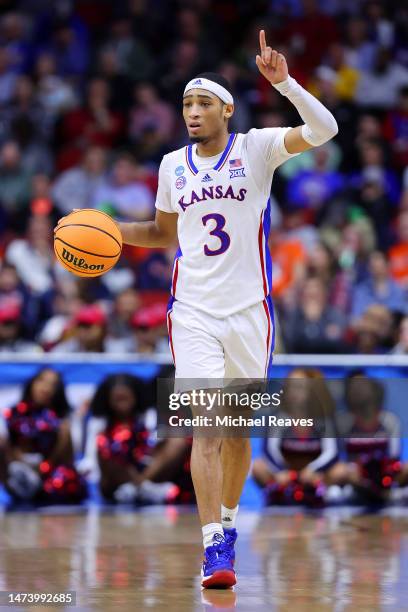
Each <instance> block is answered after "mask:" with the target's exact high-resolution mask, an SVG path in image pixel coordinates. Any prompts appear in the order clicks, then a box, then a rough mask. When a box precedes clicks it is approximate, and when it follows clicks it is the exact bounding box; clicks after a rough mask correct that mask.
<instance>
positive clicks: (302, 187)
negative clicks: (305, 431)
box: [0, 0, 408, 354]
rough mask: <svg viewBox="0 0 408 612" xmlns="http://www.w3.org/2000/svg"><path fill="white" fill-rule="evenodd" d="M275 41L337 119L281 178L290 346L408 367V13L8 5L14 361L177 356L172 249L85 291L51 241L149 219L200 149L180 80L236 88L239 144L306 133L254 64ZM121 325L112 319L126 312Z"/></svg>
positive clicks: (283, 305) (346, 1)
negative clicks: (98, 217) (273, 130)
mask: <svg viewBox="0 0 408 612" xmlns="http://www.w3.org/2000/svg"><path fill="white" fill-rule="evenodd" d="M260 26H262V27H264V28H265V29H266V31H267V33H268V39H269V40H271V41H272V44H273V45H274V46H276V47H277V48H278V49H279V50H280V51H282V52H283V53H284V54H285V55H286V57H287V60H288V64H289V68H290V73H291V74H292V75H293V76H294V77H295V78H296V79H297V80H298V81H299V82H300V83H301V84H302V85H303V86H305V87H307V88H308V89H309V90H310V91H311V92H312V93H313V94H314V95H316V96H317V97H318V98H319V99H320V100H321V101H322V102H323V103H324V104H325V105H326V106H327V107H328V108H329V109H330V110H331V111H332V112H333V114H334V115H335V117H336V120H337V122H338V124H339V134H338V136H337V138H336V139H335V140H334V141H332V142H330V143H328V144H327V145H324V146H323V147H320V148H318V149H316V150H313V151H310V152H307V153H304V154H302V155H301V156H298V157H296V158H293V159H291V160H290V161H288V162H287V163H286V164H284V165H283V166H281V167H280V168H279V169H278V171H277V172H276V173H275V177H274V181H273V188H272V197H271V203H272V206H271V235H270V248H271V253H272V260H273V264H274V265H273V297H274V301H275V304H276V306H277V310H278V313H279V317H278V319H279V322H280V340H279V349H280V350H285V351H287V352H295V353H339V352H358V353H372V354H376V353H388V352H393V353H397V354H406V353H407V352H408V300H407V291H408V170H407V163H408V42H407V41H408V7H407V5H406V3H403V2H400V1H397V0H388V1H387V2H385V1H381V0H353V1H351V0H324V1H323V0H321V1H320V2H319V0H254V1H253V2H246V1H245V0H236V1H234V2H232V1H231V0H217V1H213V0H194V1H192V0H174V1H173V2H168V1H166V0H151V1H150V2H149V3H148V2H147V1H146V0H118V1H117V2H114V3H113V2H111V1H110V0H76V1H75V0H66V1H64V2H57V3H56V2H51V0H38V1H36V2H33V1H32V0H20V1H12V0H6V1H5V2H2V3H1V4H0V262H1V264H0V351H17V352H20V351H21V352H29V351H51V350H54V351H65V352H68V351H79V350H81V351H102V352H119V351H124V352H132V351H135V350H136V351H140V352H146V353H157V352H167V351H168V347H167V345H166V339H165V338H166V329H165V303H166V299H167V294H168V291H169V286H170V279H171V273H172V262H173V258H174V253H175V251H176V245H175V246H174V247H173V248H170V249H168V250H157V251H150V250H146V249H142V248H126V249H125V251H124V254H123V256H122V258H121V261H120V263H119V264H118V265H117V266H116V267H115V270H114V271H113V272H111V273H108V274H106V275H104V276H103V277H101V278H100V279H95V280H92V281H86V282H85V281H82V280H81V279H76V278H74V277H73V276H72V275H70V274H69V273H67V272H66V271H64V270H63V269H62V268H61V267H60V266H59V265H58V264H57V263H56V262H55V258H54V254H53V246H52V235H53V233H52V228H53V226H54V224H55V222H56V221H57V219H58V218H60V217H61V216H62V215H64V214H66V213H68V212H70V211H71V210H72V209H73V208H87V207H88V208H89V207H95V208H99V209H101V210H104V211H106V212H108V213H110V214H112V215H114V216H115V217H117V218H122V219H126V220H132V219H135V220H146V219H149V218H152V216H153V214H154V199H155V191H156V188H157V171H158V166H159V163H160V160H161V158H162V156H163V154H165V153H167V152H168V151H170V150H172V149H174V148H177V147H181V146H183V145H184V144H186V142H187V141H186V133H185V129H184V125H183V121H182V117H181V104H180V100H181V95H182V91H183V87H184V85H185V83H186V82H187V81H188V80H189V79H190V78H191V77H192V76H194V75H195V74H197V73H198V72H200V71H201V70H217V71H219V72H220V73H222V74H223V75H224V76H225V77H227V78H228V79H229V81H230V82H231V85H232V89H233V94H234V98H235V101H236V110H235V114H234V117H233V119H232V121H231V129H232V130H234V131H240V132H246V131H247V130H249V129H250V128H251V127H258V128H262V127H275V126H288V125H289V126H294V125H297V124H299V123H300V119H299V117H298V116H297V113H296V111H295V110H294V108H292V107H291V105H290V104H289V103H288V102H287V101H286V100H285V99H284V98H283V97H282V96H280V95H279V94H278V93H277V92H276V91H275V90H274V89H273V88H271V87H270V86H269V84H268V83H267V82H266V81H265V79H263V78H262V77H261V76H260V74H259V72H258V70H257V68H256V65H255V55H256V53H257V47H258V31H259V28H260ZM113 315H114V316H113Z"/></svg>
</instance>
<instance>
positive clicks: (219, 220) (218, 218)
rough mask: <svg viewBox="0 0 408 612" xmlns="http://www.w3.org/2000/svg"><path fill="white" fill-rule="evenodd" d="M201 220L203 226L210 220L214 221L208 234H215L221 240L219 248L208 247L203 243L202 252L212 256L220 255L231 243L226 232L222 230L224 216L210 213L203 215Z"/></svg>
mask: <svg viewBox="0 0 408 612" xmlns="http://www.w3.org/2000/svg"><path fill="white" fill-rule="evenodd" d="M201 220H202V222H203V225H204V226H206V225H207V223H208V221H210V220H212V221H215V227H214V229H212V230H211V231H210V236H216V237H217V238H218V239H219V240H220V242H221V244H220V246H219V248H218V249H215V250H211V249H209V248H208V246H207V245H206V244H205V245H204V254H205V255H208V256H209V257H212V256H213V255H221V254H222V253H225V251H226V250H227V249H228V247H229V245H230V244H231V238H230V237H229V235H228V234H227V232H224V231H223V227H224V226H225V217H224V216H223V215H219V214H217V213H212V214H210V215H205V216H204V217H203V218H202V219H201Z"/></svg>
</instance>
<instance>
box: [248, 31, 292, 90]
mask: <svg viewBox="0 0 408 612" xmlns="http://www.w3.org/2000/svg"><path fill="white" fill-rule="evenodd" d="M259 46H260V48H261V54H260V55H257V56H256V60H255V61H256V65H257V66H258V70H259V72H260V73H261V74H262V75H263V76H264V77H265V78H266V79H268V81H269V82H270V83H271V84H272V85H275V84H276V83H281V82H282V81H285V80H286V79H287V78H288V76H289V72H288V65H287V63H286V59H285V56H284V55H283V54H282V53H279V52H278V51H276V49H272V47H268V46H267V44H266V37H265V30H260V32H259Z"/></svg>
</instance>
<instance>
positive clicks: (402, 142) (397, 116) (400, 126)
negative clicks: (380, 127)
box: [384, 85, 408, 169]
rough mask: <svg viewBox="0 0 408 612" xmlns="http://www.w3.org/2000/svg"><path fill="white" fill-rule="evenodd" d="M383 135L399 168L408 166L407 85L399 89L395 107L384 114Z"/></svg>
mask: <svg viewBox="0 0 408 612" xmlns="http://www.w3.org/2000/svg"><path fill="white" fill-rule="evenodd" d="M384 136H385V138H386V139H387V140H388V142H389V144H390V145H391V149H392V152H393V154H394V161H395V163H396V165H397V166H398V167H399V168H401V169H403V168H405V167H406V166H408V85H405V86H404V87H402V88H401V89H400V91H399V94H398V102H397V104H396V107H395V108H394V109H392V110H391V111H389V113H388V114H387V116H386V119H385V122H384Z"/></svg>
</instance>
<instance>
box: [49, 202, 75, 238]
mask: <svg viewBox="0 0 408 612" xmlns="http://www.w3.org/2000/svg"><path fill="white" fill-rule="evenodd" d="M77 210H81V209H80V208H73V209H72V212H77ZM68 214H71V213H68ZM67 217H68V215H64V216H63V217H61V219H58V221H57V225H56V226H55V227H54V234H55V232H56V231H57V229H58V226H59V225H60V223H62V221H63V220H64V219H66V218H67Z"/></svg>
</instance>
